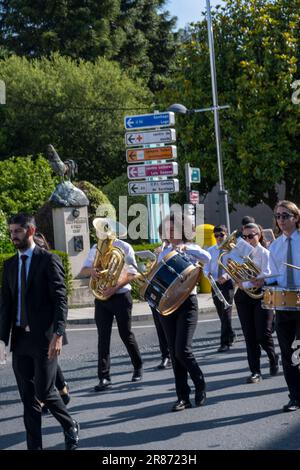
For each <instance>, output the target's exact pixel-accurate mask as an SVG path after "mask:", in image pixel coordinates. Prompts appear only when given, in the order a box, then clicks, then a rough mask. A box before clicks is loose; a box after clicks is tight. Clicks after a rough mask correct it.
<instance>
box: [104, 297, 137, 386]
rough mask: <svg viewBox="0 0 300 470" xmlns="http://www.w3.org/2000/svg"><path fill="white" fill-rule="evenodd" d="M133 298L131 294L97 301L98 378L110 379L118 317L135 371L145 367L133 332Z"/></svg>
mask: <svg viewBox="0 0 300 470" xmlns="http://www.w3.org/2000/svg"><path fill="white" fill-rule="evenodd" d="M131 313H132V298H131V294H130V293H129V292H127V293H125V294H115V295H113V296H112V297H110V298H109V299H108V300H105V301H103V300H98V299H96V300H95V321H96V325H97V330H98V377H99V380H102V379H110V339H111V330H112V324H113V319H114V317H116V321H117V325H118V330H119V335H120V338H121V340H122V341H123V343H124V345H125V347H126V349H127V351H128V354H129V356H130V359H131V362H132V364H133V367H134V369H140V368H141V367H142V365H143V362H142V358H141V354H140V351H139V347H138V345H137V342H136V339H135V336H134V334H133V332H132V331H131Z"/></svg>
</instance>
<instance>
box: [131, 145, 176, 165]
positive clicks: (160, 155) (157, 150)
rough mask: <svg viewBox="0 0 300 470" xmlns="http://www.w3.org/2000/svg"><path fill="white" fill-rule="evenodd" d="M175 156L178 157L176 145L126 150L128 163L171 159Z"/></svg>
mask: <svg viewBox="0 0 300 470" xmlns="http://www.w3.org/2000/svg"><path fill="white" fill-rule="evenodd" d="M173 158H177V147H176V145H169V146H168V147H153V148H148V149H134V150H126V160H127V162H128V163H136V162H144V161H147V160H171V159H173Z"/></svg>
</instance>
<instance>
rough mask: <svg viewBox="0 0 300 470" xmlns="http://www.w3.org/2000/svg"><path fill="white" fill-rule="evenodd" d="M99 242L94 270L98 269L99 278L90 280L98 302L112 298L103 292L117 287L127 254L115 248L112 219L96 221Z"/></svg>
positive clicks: (94, 223)
mask: <svg viewBox="0 0 300 470" xmlns="http://www.w3.org/2000/svg"><path fill="white" fill-rule="evenodd" d="M93 225H94V227H95V229H96V233H97V237H98V242H97V248H96V255H95V259H94V262H93V268H96V269H97V272H98V278H97V279H93V278H91V279H90V289H91V291H92V293H93V295H94V296H95V297H96V299H98V300H107V299H109V297H110V296H105V295H103V290H104V289H106V288H108V287H115V286H116V284H117V282H118V280H119V277H120V274H121V271H122V269H123V266H124V264H125V254H124V252H123V250H122V249H121V248H118V247H116V246H113V242H114V240H115V239H116V235H115V231H114V225H115V223H114V221H113V220H110V219H104V218H103V219H101V218H97V219H94V221H93Z"/></svg>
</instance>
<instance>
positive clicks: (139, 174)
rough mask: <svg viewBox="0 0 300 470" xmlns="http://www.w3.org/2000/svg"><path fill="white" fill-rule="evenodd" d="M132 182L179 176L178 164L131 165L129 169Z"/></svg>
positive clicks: (128, 173) (128, 172)
mask: <svg viewBox="0 0 300 470" xmlns="http://www.w3.org/2000/svg"><path fill="white" fill-rule="evenodd" d="M127 175H128V178H129V179H130V180H135V179H140V178H151V177H152V176H177V175H178V163H176V162H175V163H173V162H172V163H161V164H158V165H130V166H128V167H127Z"/></svg>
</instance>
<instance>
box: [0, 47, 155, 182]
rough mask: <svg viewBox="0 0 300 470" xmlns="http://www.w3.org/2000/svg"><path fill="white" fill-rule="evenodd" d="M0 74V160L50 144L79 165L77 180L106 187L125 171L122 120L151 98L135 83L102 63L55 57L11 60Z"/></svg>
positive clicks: (2, 64) (0, 64)
mask: <svg viewBox="0 0 300 470" xmlns="http://www.w3.org/2000/svg"><path fill="white" fill-rule="evenodd" d="M0 70H1V73H0V78H1V79H3V80H4V81H5V83H6V88H7V100H6V101H7V104H6V105H5V106H2V107H1V109H0V113H1V114H2V117H3V124H2V126H1V127H2V132H1V134H0V158H2V159H4V158H7V157H9V156H12V155H26V154H33V155H36V154H37V153H39V152H42V151H44V150H45V149H46V147H47V145H48V144H49V143H52V144H53V145H54V146H55V148H56V149H57V151H58V153H59V155H60V157H61V158H62V160H66V159H68V158H73V159H75V160H76V161H77V163H78V166H79V179H84V180H89V181H90V182H92V183H93V184H96V185H97V184H99V183H101V185H104V184H106V183H107V182H109V181H110V180H111V179H113V178H114V177H116V176H117V175H119V174H120V173H121V172H122V171H124V169H125V167H126V161H125V158H124V129H123V117H124V115H125V114H126V113H127V114H128V109H129V110H130V112H132V113H133V114H134V111H137V113H138V110H139V109H140V108H141V107H142V108H143V109H144V108H145V106H147V103H148V102H149V99H150V96H151V95H150V94H149V91H148V90H147V89H146V87H145V86H143V85H142V84H141V82H140V81H139V80H135V81H133V80H131V79H129V78H128V77H127V75H126V74H125V73H123V72H121V70H120V67H119V66H118V65H117V64H116V63H113V62H109V61H107V60H106V59H97V60H96V61H95V63H94V64H93V63H90V62H84V61H79V62H78V63H77V62H75V61H73V60H71V59H70V58H65V57H60V56H59V55H54V56H53V57H52V59H50V60H48V59H41V60H31V61H29V60H27V59H26V58H20V57H16V56H12V57H9V58H8V59H7V60H3V61H1V62H0ZM146 109H148V108H146ZM0 117H1V116H0Z"/></svg>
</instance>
